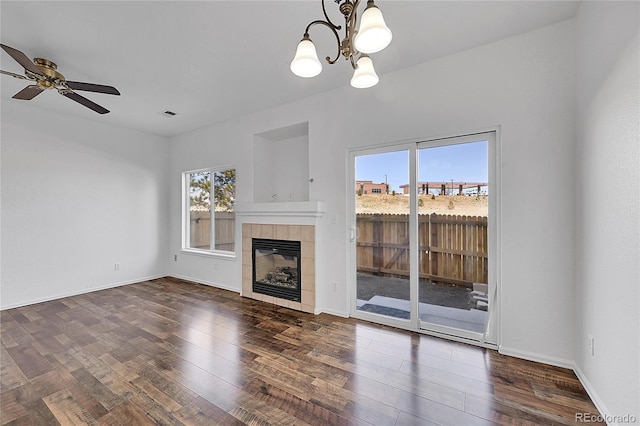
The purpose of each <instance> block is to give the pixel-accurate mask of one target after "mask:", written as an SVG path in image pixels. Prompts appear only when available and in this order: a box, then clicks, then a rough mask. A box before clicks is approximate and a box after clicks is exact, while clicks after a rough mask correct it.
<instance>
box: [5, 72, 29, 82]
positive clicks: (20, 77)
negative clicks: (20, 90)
mask: <svg viewBox="0 0 640 426" xmlns="http://www.w3.org/2000/svg"><path fill="white" fill-rule="evenodd" d="M0 74H5V75H10V76H11V77H15V78H19V79H20V80H29V79H28V78H27V77H25V76H24V75H22V74H16V73H15V72H10V71H3V70H0Z"/></svg>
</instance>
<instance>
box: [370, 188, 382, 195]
mask: <svg viewBox="0 0 640 426" xmlns="http://www.w3.org/2000/svg"><path fill="white" fill-rule="evenodd" d="M371 193H372V194H382V189H380V188H371Z"/></svg>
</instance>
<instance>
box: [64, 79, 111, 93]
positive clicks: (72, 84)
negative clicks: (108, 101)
mask: <svg viewBox="0 0 640 426" xmlns="http://www.w3.org/2000/svg"><path fill="white" fill-rule="evenodd" d="M67 86H69V89H73V90H84V91H87V92H97V93H106V94H107V95H119V94H120V92H118V89H116V88H115V87H112V86H105V85H103V84H93V83H81V82H79V81H69V80H67Z"/></svg>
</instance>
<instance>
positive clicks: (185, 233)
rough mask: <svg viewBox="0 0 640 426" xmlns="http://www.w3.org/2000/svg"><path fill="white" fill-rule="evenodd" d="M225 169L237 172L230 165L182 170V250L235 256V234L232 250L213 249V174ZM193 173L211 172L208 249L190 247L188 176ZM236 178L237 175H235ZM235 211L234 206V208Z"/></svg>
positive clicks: (236, 245)
mask: <svg viewBox="0 0 640 426" xmlns="http://www.w3.org/2000/svg"><path fill="white" fill-rule="evenodd" d="M226 170H235V171H236V173H237V169H236V168H235V167H234V166H232V165H226V166H217V167H207V168H204V169H196V170H188V171H185V172H182V249H181V251H182V252H185V253H191V254H197V255H203V256H215V257H224V258H235V257H236V248H237V247H238V244H237V235H236V238H235V240H236V241H235V243H234V245H233V247H234V251H229V250H217V249H215V208H213V206H214V204H215V201H214V181H215V180H214V175H215V173H216V172H224V171H226ZM194 173H210V174H211V188H210V190H209V191H210V192H209V200H210V202H211V210H210V215H211V225H210V230H211V235H210V241H211V243H210V247H211V248H210V249H199V248H193V247H191V241H190V238H191V214H190V207H191V202H190V198H189V194H190V191H189V190H190V188H191V179H190V176H191V175H192V174H194ZM236 179H237V175H236ZM234 212H235V208H234Z"/></svg>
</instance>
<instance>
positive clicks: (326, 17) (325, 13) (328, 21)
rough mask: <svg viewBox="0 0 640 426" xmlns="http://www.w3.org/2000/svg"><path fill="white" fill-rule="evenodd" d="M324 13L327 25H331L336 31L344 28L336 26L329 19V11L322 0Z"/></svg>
mask: <svg viewBox="0 0 640 426" xmlns="http://www.w3.org/2000/svg"><path fill="white" fill-rule="evenodd" d="M322 13H324V19H326V20H327V23H328V24H329V25H331V26H332V27H333V28H334V29H336V30H339V29H341V28H342V27H341V26H340V25H336V24H334V23H333V22H331V19H329V15H327V9H326V8H325V6H324V0H322Z"/></svg>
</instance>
